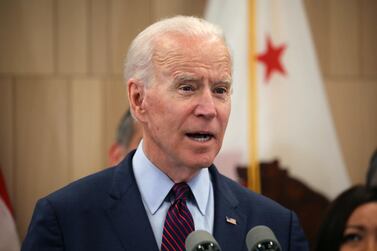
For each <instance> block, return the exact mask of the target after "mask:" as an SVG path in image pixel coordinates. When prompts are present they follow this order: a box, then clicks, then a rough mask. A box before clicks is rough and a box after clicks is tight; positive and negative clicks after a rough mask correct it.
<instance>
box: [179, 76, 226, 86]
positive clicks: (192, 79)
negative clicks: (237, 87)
mask: <svg viewBox="0 0 377 251" xmlns="http://www.w3.org/2000/svg"><path fill="white" fill-rule="evenodd" d="M201 80H202V78H199V77H195V76H192V75H187V74H185V75H183V74H182V75H178V76H177V77H175V78H174V83H182V82H183V83H185V82H196V83H197V82H200V81H201ZM214 84H216V85H217V84H224V85H226V86H228V87H230V86H232V81H231V80H230V79H229V78H224V79H222V80H217V81H214Z"/></svg>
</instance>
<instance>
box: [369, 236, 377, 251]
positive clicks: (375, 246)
mask: <svg viewBox="0 0 377 251" xmlns="http://www.w3.org/2000/svg"><path fill="white" fill-rule="evenodd" d="M367 246H368V247H367V249H366V251H377V239H376V238H373V237H372V238H368V244H367Z"/></svg>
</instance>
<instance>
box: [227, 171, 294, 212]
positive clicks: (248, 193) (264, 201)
mask: <svg viewBox="0 0 377 251" xmlns="http://www.w3.org/2000/svg"><path fill="white" fill-rule="evenodd" d="M220 177H221V179H222V180H223V182H224V183H225V184H226V185H227V187H228V188H229V189H230V190H231V191H232V194H233V195H234V196H235V198H236V200H238V202H239V203H240V204H241V205H242V207H246V208H248V207H251V206H252V207H253V208H254V210H255V208H259V209H260V211H261V212H266V213H273V214H276V213H278V214H288V215H289V214H290V212H291V211H290V210H289V209H287V208H285V207H283V206H282V205H280V204H279V203H277V202H276V201H274V200H272V199H270V198H268V197H266V196H264V195H262V194H258V193H256V192H254V191H252V190H250V189H248V188H246V187H243V186H242V185H240V184H239V183H237V182H235V181H234V180H232V179H229V178H228V177H225V176H223V175H220ZM255 205H257V207H255Z"/></svg>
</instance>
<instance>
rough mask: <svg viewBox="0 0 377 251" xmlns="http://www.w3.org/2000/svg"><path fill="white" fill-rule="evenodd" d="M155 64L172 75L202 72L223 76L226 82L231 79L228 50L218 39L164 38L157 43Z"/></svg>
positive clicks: (173, 36) (174, 36)
mask: <svg viewBox="0 0 377 251" xmlns="http://www.w3.org/2000/svg"><path fill="white" fill-rule="evenodd" d="M153 64H154V65H155V67H159V68H160V70H161V68H164V70H166V71H169V72H170V73H172V72H175V71H187V72H190V70H192V69H196V70H197V69H201V70H211V71H213V72H214V73H216V74H220V75H224V76H222V77H223V78H225V77H227V78H230V76H231V57H230V54H229V50H228V48H227V47H226V46H225V44H224V42H223V41H222V40H220V39H219V38H215V37H193V36H185V35H182V34H168V35H165V36H164V37H162V38H160V39H158V40H157V42H156V50H155V53H154V55H153Z"/></svg>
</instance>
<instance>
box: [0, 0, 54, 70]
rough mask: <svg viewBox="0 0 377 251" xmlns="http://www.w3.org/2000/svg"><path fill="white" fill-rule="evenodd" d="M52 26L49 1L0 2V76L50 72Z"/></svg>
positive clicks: (51, 64)
mask: <svg viewBox="0 0 377 251" xmlns="http://www.w3.org/2000/svg"><path fill="white" fill-rule="evenodd" d="M53 23H54V22H53V2H52V1H50V0H2V1H0V55H1V56H0V73H33V74H39V73H41V74H50V73H52V72H53V70H54V58H53V48H54V47H53V42H54V40H53Z"/></svg>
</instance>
